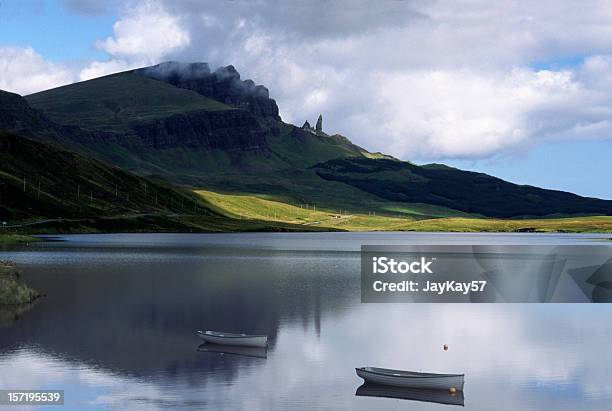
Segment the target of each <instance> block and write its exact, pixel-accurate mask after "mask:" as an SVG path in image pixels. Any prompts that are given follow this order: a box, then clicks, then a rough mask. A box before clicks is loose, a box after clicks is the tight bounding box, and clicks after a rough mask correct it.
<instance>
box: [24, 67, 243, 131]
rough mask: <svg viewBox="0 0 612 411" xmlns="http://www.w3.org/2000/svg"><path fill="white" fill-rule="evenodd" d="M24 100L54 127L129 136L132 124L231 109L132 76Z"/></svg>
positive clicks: (85, 83) (102, 79)
mask: <svg viewBox="0 0 612 411" xmlns="http://www.w3.org/2000/svg"><path fill="white" fill-rule="evenodd" d="M26 99H27V101H28V102H29V103H30V105H31V106H32V107H34V108H36V109H39V110H42V111H43V112H44V113H45V114H46V115H47V116H48V117H50V118H51V120H53V121H55V122H57V123H60V124H69V125H76V126H80V127H82V128H85V129H95V130H101V131H113V132H129V131H130V128H129V125H130V124H131V123H133V122H146V121H150V120H154V119H157V118H162V117H168V116H171V115H173V114H177V113H185V112H190V111H198V110H206V111H212V110H231V109H232V108H231V107H229V106H226V105H225V104H222V103H220V102H218V101H215V100H212V99H209V98H206V97H204V96H201V95H200V94H198V93H196V92H194V91H190V90H185V89H181V88H177V87H174V86H171V85H169V84H166V83H163V82H160V81H157V80H152V79H149V78H146V77H143V76H139V75H137V74H133V73H119V74H113V75H110V76H105V77H100V78H96V79H93V80H88V81H83V82H80V83H74V84H70V85H67V86H62V87H58V88H54V89H51V90H46V91H42V92H40V93H35V94H31V95H29V96H27V97H26ZM74 113H78V115H74Z"/></svg>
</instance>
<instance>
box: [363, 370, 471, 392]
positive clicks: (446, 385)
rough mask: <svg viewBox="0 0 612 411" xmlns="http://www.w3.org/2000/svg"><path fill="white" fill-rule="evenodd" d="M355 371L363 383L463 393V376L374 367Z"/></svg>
mask: <svg viewBox="0 0 612 411" xmlns="http://www.w3.org/2000/svg"><path fill="white" fill-rule="evenodd" d="M355 371H357V375H358V376H359V377H361V378H363V379H364V381H366V382H368V383H373V384H382V385H391V386H393V387H409V388H421V389H426V390H450V389H452V388H454V389H455V390H457V391H463V377H464V375H463V374H433V373H423V372H414V371H401V370H389V369H386V368H375V367H361V368H355Z"/></svg>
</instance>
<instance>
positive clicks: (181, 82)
mask: <svg viewBox="0 0 612 411" xmlns="http://www.w3.org/2000/svg"><path fill="white" fill-rule="evenodd" d="M134 72H135V73H138V74H141V75H144V76H147V77H150V78H154V79H157V80H161V81H164V82H166V83H169V84H172V85H173V86H176V87H181V88H185V89H189V90H193V91H195V92H197V93H199V94H201V95H203V96H206V97H209V98H212V99H214V100H217V101H220V102H222V103H225V104H227V105H230V106H232V107H236V108H241V109H243V110H246V111H248V112H250V113H251V114H253V115H256V116H258V117H265V118H273V119H275V120H280V116H279V115H278V106H277V105H276V101H274V100H273V99H271V98H270V94H269V92H268V89H267V88H265V87H264V86H261V85H257V84H255V83H254V82H253V81H252V80H244V81H243V80H241V79H240V73H238V71H236V69H235V68H234V66H227V67H220V68H218V69H217V70H215V71H214V72H211V71H210V67H209V66H208V64H207V63H177V62H172V61H171V62H166V63H161V64H158V65H156V66H151V67H145V68H142V69H138V70H135V71H134Z"/></svg>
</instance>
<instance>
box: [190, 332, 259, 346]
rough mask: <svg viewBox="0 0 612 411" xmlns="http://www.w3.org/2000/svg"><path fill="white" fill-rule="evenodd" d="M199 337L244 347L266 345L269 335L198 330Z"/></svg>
mask: <svg viewBox="0 0 612 411" xmlns="http://www.w3.org/2000/svg"><path fill="white" fill-rule="evenodd" d="M196 334H197V335H198V337H200V338H201V339H203V340H204V341H206V342H208V343H213V344H222V345H239V346H242V347H266V346H267V345H268V336H267V335H247V334H233V333H226V332H221V331H198V332H197V333H196Z"/></svg>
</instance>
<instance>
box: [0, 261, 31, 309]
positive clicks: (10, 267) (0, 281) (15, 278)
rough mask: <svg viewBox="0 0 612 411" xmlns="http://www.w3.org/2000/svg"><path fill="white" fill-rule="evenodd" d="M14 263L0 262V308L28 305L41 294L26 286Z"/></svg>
mask: <svg viewBox="0 0 612 411" xmlns="http://www.w3.org/2000/svg"><path fill="white" fill-rule="evenodd" d="M20 277H21V275H20V274H19V271H18V270H17V268H16V266H15V264H14V263H12V262H8V261H0V306H3V305H19V304H28V303H31V302H32V301H34V300H35V299H37V298H38V297H39V296H40V294H39V293H38V292H37V291H35V290H33V289H31V288H30V287H28V286H27V285H26V284H24V283H23V282H22V281H21V279H20Z"/></svg>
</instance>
